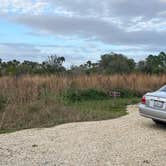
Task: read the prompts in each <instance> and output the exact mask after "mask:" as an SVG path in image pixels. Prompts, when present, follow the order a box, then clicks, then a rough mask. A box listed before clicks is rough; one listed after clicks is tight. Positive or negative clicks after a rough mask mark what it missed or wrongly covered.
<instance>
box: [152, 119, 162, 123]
mask: <svg viewBox="0 0 166 166" xmlns="http://www.w3.org/2000/svg"><path fill="white" fill-rule="evenodd" d="M152 120H153V122H155V123H156V124H165V123H164V122H162V121H159V120H156V119H152Z"/></svg>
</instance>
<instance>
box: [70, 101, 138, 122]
mask: <svg viewBox="0 0 166 166" xmlns="http://www.w3.org/2000/svg"><path fill="white" fill-rule="evenodd" d="M139 101H140V98H132V99H131V98H117V99H107V100H92V101H82V102H77V103H70V104H67V106H68V107H71V108H73V109H76V110H78V111H79V112H80V114H81V121H96V120H106V119H112V118H117V117H120V116H123V115H126V114H127V110H126V106H127V105H130V104H136V103H138V102H139Z"/></svg>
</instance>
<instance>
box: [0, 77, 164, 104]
mask: <svg viewBox="0 0 166 166" xmlns="http://www.w3.org/2000/svg"><path fill="white" fill-rule="evenodd" d="M164 84H166V75H145V74H129V75H110V76H103V75H92V76H72V77H71V76H70V77H67V76H23V77H20V78H14V77H1V78H0V95H1V96H5V97H7V99H8V102H10V103H13V104H17V103H27V102H32V101H35V100H37V99H38V98H39V97H40V96H41V95H43V94H45V93H47V92H52V93H54V94H57V95H58V94H59V93H60V92H62V91H64V90H66V89H68V88H80V89H84V88H97V89H103V90H105V91H106V92H109V91H111V90H112V89H117V88H121V89H129V90H134V91H137V92H139V93H141V94H143V93H145V92H147V91H152V90H155V89H158V88H159V87H161V86H162V85H164Z"/></svg>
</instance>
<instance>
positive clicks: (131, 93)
mask: <svg viewBox="0 0 166 166" xmlns="http://www.w3.org/2000/svg"><path fill="white" fill-rule="evenodd" d="M113 91H117V92H120V94H121V97H122V98H131V97H141V96H142V94H141V93H140V92H137V91H135V90H130V89H114V90H113Z"/></svg>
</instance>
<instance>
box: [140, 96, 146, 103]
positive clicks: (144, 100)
mask: <svg viewBox="0 0 166 166" xmlns="http://www.w3.org/2000/svg"><path fill="white" fill-rule="evenodd" d="M141 103H142V104H146V97H145V96H143V97H142V100H141Z"/></svg>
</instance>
